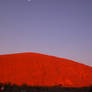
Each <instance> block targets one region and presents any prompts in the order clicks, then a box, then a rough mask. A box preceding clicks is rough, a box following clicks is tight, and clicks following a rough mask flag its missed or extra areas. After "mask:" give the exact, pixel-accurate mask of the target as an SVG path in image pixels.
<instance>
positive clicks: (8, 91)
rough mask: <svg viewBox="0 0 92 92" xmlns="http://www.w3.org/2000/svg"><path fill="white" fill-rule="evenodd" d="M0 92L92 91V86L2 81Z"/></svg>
mask: <svg viewBox="0 0 92 92" xmlns="http://www.w3.org/2000/svg"><path fill="white" fill-rule="evenodd" d="M0 92H92V86H90V87H82V88H66V87H60V86H53V87H38V86H33V87H32V86H28V85H22V86H17V85H11V84H10V83H8V84H2V83H0Z"/></svg>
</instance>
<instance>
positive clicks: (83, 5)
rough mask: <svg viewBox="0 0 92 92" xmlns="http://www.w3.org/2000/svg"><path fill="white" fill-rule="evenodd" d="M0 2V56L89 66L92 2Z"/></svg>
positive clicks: (48, 0)
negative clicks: (33, 55) (31, 55)
mask: <svg viewBox="0 0 92 92" xmlns="http://www.w3.org/2000/svg"><path fill="white" fill-rule="evenodd" d="M30 1H31V2H29V0H0V54H9V53H20V52H38V53H43V54H48V55H54V56H58V57H63V58H68V59H72V60H75V61H77V62H81V63H84V64H88V65H91V66H92V0H30Z"/></svg>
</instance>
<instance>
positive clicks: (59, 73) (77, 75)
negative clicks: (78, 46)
mask: <svg viewBox="0 0 92 92" xmlns="http://www.w3.org/2000/svg"><path fill="white" fill-rule="evenodd" d="M0 82H2V83H12V84H17V85H22V84H27V85H31V86H58V85H62V86H65V87H84V86H91V85H92V67H90V66H87V65H84V64H81V63H77V62H75V61H72V60H68V59H63V58H58V57H54V56H48V55H43V54H38V53H19V54H10V55H0Z"/></svg>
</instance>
